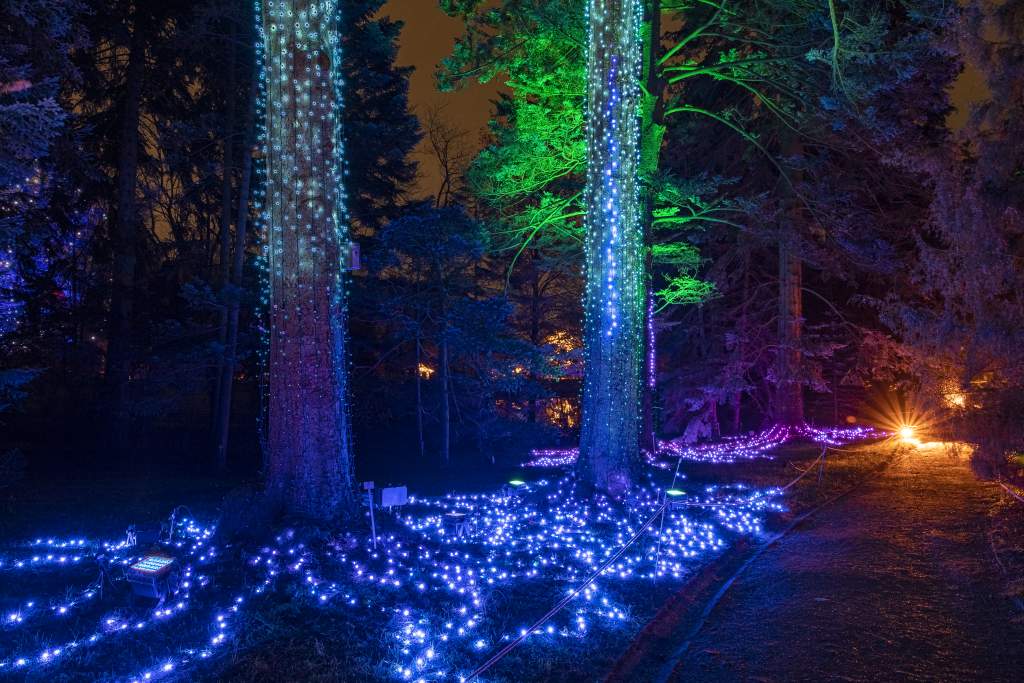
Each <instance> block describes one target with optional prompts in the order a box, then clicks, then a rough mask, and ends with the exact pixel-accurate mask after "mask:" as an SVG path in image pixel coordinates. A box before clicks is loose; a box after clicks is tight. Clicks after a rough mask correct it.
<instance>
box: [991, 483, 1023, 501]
mask: <svg viewBox="0 0 1024 683" xmlns="http://www.w3.org/2000/svg"><path fill="white" fill-rule="evenodd" d="M996 483H997V484H999V485H1000V486H1002V487H1003V490H1004V491H1006V492H1007V493H1009V494H1010V495H1011V496H1013V497H1014V498H1016V499H1017V501H1018V502H1021V503H1024V497H1021V495H1020V494H1019V493H1017V492H1016V491H1014V490H1013V489H1011V488H1010V487H1009V486H1007V485H1006V484H1004V483H1003V482H1001V481H999V482H996Z"/></svg>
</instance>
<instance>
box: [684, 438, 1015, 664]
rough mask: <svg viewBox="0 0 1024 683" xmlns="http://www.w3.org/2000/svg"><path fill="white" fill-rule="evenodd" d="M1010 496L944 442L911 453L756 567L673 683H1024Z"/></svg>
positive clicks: (735, 587) (718, 612)
mask: <svg viewBox="0 0 1024 683" xmlns="http://www.w3.org/2000/svg"><path fill="white" fill-rule="evenodd" d="M997 495H998V488H997V487H996V486H995V485H994V484H991V483H985V482H982V481H979V480H978V479H976V478H975V477H974V476H973V475H972V473H971V472H970V470H969V468H968V466H967V464H966V462H964V461H961V460H957V459H955V458H953V457H952V456H950V455H949V454H947V452H946V450H945V448H943V447H942V446H941V445H939V444H935V445H931V444H929V445H925V446H922V447H921V448H919V449H917V450H916V451H911V452H910V453H909V454H908V455H907V456H906V457H905V458H903V459H901V460H898V461H897V462H895V463H893V465H891V466H890V467H889V468H888V469H887V470H885V471H884V472H883V473H882V474H880V475H879V476H878V478H876V479H875V480H873V481H871V482H869V483H867V484H865V485H864V486H862V487H861V488H860V489H858V490H857V491H856V492H855V493H853V494H852V495H850V496H848V497H846V498H844V499H843V500H841V501H839V502H838V503H836V504H835V505H833V506H831V507H828V508H825V509H824V510H822V511H820V512H818V513H817V514H816V515H815V516H814V517H812V518H811V519H810V520H808V521H807V522H805V523H804V525H803V526H801V527H800V528H799V529H798V530H797V531H795V532H794V533H793V534H792V535H790V536H789V537H787V538H785V539H784V540H782V541H781V542H780V543H779V544H777V545H776V546H774V547H772V548H769V549H768V550H767V551H766V552H765V553H764V554H763V555H762V556H761V557H760V558H758V559H757V560H756V561H755V562H754V563H753V564H752V565H751V566H749V567H748V568H747V570H746V572H745V573H744V574H743V575H742V576H741V577H740V578H739V579H738V580H737V581H736V583H734V584H733V586H732V588H731V589H730V590H729V592H728V593H727V594H726V595H725V596H724V597H723V599H722V601H721V602H720V603H719V604H718V606H717V607H716V608H715V610H714V611H713V612H712V614H711V615H710V617H709V619H708V622H707V623H706V624H705V625H704V628H703V629H702V630H701V632H700V633H699V634H698V635H697V636H696V638H695V639H694V640H693V641H692V642H691V643H690V647H689V649H688V650H687V653H686V655H685V656H684V657H683V658H682V659H681V660H680V661H679V662H678V664H677V666H676V668H675V670H674V671H673V673H672V675H671V677H670V680H676V681H872V683H877V682H879V681H985V682H989V681H993V682H994V681H1017V682H1019V681H1024V625H1022V624H1021V623H1020V622H1019V621H1018V623H1016V624H1015V623H1013V618H1014V616H1015V615H1014V612H1013V607H1012V604H1011V603H1010V602H1009V600H1007V599H1006V598H1004V597H1002V596H1000V595H999V594H998V593H999V587H998V581H997V580H996V575H995V571H996V569H995V566H994V562H993V560H992V555H991V551H990V550H989V547H988V541H987V538H986V536H985V513H986V510H987V509H988V507H989V506H990V505H991V503H992V502H993V500H994V499H995V498H996V496H997Z"/></svg>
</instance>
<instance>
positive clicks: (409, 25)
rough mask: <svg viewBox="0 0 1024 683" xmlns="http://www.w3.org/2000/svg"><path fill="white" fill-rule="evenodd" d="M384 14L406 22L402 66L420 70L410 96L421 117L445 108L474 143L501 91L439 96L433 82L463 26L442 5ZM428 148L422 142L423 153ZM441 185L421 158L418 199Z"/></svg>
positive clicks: (414, 0)
mask: <svg viewBox="0 0 1024 683" xmlns="http://www.w3.org/2000/svg"><path fill="white" fill-rule="evenodd" d="M381 14H386V15H388V16H390V17H392V18H394V19H401V20H402V21H404V22H405V27H404V28H403V29H402V38H401V48H400V49H399V52H398V63H399V64H401V65H412V66H415V67H416V72H415V73H414V74H413V75H412V81H411V85H410V97H409V101H410V104H411V105H412V106H413V107H414V108H415V110H416V112H417V113H418V114H420V115H421V116H422V115H423V113H424V112H425V111H426V110H427V109H429V108H430V107H432V106H444V107H445V118H446V119H448V120H449V122H450V123H451V124H452V125H453V126H457V127H458V128H461V129H462V130H465V131H466V132H467V133H468V140H469V141H473V142H475V141H477V140H478V139H479V137H480V134H482V132H483V131H484V129H485V126H486V125H487V119H488V118H489V116H490V112H491V103H490V100H491V99H492V98H493V97H494V93H495V92H496V91H497V88H496V87H495V85H494V84H493V83H489V84H487V85H486V86H481V85H473V86H471V87H468V88H465V89H463V90H461V91H459V92H454V93H441V92H437V88H436V85H435V83H434V70H435V67H436V65H437V63H438V62H440V61H441V60H442V59H443V58H444V57H445V56H447V55H448V54H449V53H450V52H451V48H452V44H453V43H454V41H455V38H456V37H457V36H458V35H459V34H460V33H461V29H462V22H460V21H457V20H455V19H451V18H449V17H448V16H446V15H445V14H444V13H443V12H442V11H441V10H440V9H438V3H437V0H389V1H388V2H387V4H385V5H384V7H383V8H382V9H381ZM423 149H424V145H423V143H421V144H420V150H421V152H422V151H423ZM438 182H439V174H438V171H437V167H436V165H435V164H434V162H433V160H432V159H431V158H430V157H427V156H421V158H420V182H419V187H418V188H417V194H426V193H429V194H433V193H434V192H435V191H436V189H437V186H438Z"/></svg>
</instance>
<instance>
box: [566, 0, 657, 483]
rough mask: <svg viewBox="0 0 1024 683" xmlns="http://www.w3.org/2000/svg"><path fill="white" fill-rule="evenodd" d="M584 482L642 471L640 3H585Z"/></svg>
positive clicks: (624, 479)
mask: <svg viewBox="0 0 1024 683" xmlns="http://www.w3.org/2000/svg"><path fill="white" fill-rule="evenodd" d="M587 16H588V22H589V26H588V29H589V31H588V32H589V39H588V47H587V126H586V127H587V130H586V139H587V191H586V228H587V230H586V233H587V234H586V243H585V247H584V253H585V257H586V288H585V293H584V322H583V337H584V353H585V366H584V368H585V369H584V378H583V396H582V408H583V423H582V428H581V432H580V457H579V463H578V465H577V467H578V469H579V473H580V475H581V479H582V480H583V481H585V482H587V483H589V484H591V485H593V486H594V487H595V488H597V489H599V490H603V491H606V492H608V493H610V494H611V495H614V496H618V495H621V494H623V493H625V491H626V490H628V489H629V487H630V486H631V485H632V483H633V480H634V479H635V476H636V474H637V471H638V467H639V443H640V439H639V437H640V414H639V412H640V398H641V393H640V392H641V388H642V386H641V385H642V375H643V366H644V360H643V359H644V309H645V303H646V298H645V295H644V235H643V219H642V217H641V215H640V214H641V212H642V209H641V202H640V180H639V163H638V162H639V156H640V149H639V147H640V120H639V119H640V117H639V116H638V110H639V105H640V92H641V89H640V78H641V73H642V62H643V55H642V52H643V50H642V47H643V39H642V36H641V28H642V23H643V2H642V1H641V0H589V1H588V14H587Z"/></svg>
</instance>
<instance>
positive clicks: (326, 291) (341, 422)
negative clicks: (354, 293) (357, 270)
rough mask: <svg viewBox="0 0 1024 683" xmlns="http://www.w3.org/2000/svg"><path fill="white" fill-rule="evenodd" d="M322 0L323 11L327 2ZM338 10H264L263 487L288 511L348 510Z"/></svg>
mask: <svg viewBox="0 0 1024 683" xmlns="http://www.w3.org/2000/svg"><path fill="white" fill-rule="evenodd" d="M325 5H326V7H325ZM337 11H338V8H337V5H336V4H335V2H328V3H322V2H318V1H317V0H291V1H290V2H277V3H275V5H274V6H272V7H271V8H269V9H268V8H267V7H264V8H263V18H262V19H263V39H264V41H265V46H266V55H267V60H266V81H265V82H266V87H267V98H266V103H267V107H266V108H267V116H266V133H267V141H266V145H265V148H264V153H265V155H266V159H267V166H266V171H267V191H266V198H265V201H266V206H265V207H264V208H263V213H264V216H265V220H266V221H267V225H266V231H267V242H268V244H267V250H266V253H267V266H268V270H269V272H268V279H269V284H270V292H269V294H270V296H269V299H270V300H269V304H270V350H269V361H270V410H269V437H268V442H267V446H268V459H269V462H268V467H267V470H268V471H267V477H268V482H267V483H268V491H269V493H270V494H271V495H272V497H273V498H274V499H275V500H276V501H277V502H278V503H279V504H281V505H282V506H283V508H284V510H285V511H286V512H288V513H290V514H294V515H298V516H302V517H306V518H311V519H316V520H329V519H332V518H336V517H338V516H342V515H350V514H354V512H355V509H356V506H355V501H356V499H355V493H356V492H355V475H354V472H353V466H352V465H353V462H352V437H351V424H350V419H349V412H348V396H347V393H348V388H349V387H348V372H347V339H346V336H345V328H346V318H347V310H346V305H345V299H346V294H345V284H346V283H345V281H346V279H347V278H346V277H345V276H344V273H343V272H342V269H341V265H342V264H343V263H344V262H345V261H346V258H347V255H348V252H349V250H350V248H351V247H350V241H349V236H348V225H347V220H348V219H347V216H346V214H345V210H344V206H343V199H344V193H343V186H342V185H343V174H342V156H343V150H342V147H341V145H342V143H341V140H342V137H341V130H340V125H341V124H340V121H341V116H340V113H339V112H338V108H339V107H340V106H341V100H340V96H339V94H340V90H341V85H342V79H341V68H342V61H341V54H340V40H339V36H338V21H337V19H338V17H337Z"/></svg>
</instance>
